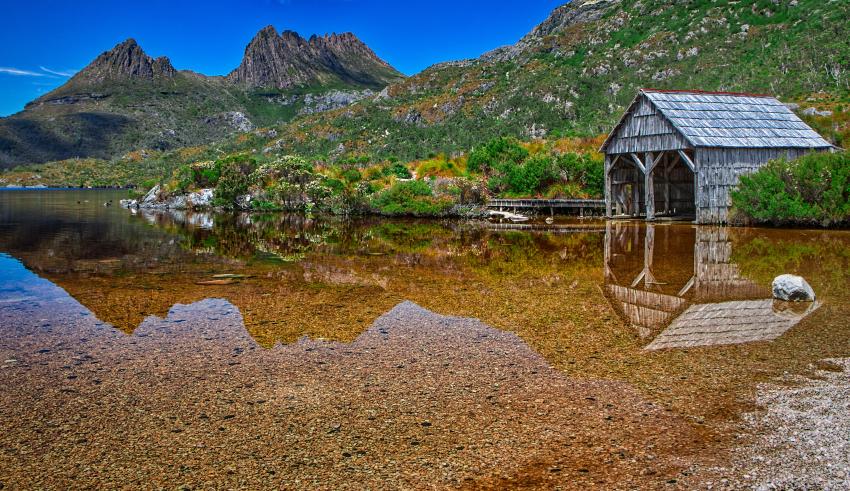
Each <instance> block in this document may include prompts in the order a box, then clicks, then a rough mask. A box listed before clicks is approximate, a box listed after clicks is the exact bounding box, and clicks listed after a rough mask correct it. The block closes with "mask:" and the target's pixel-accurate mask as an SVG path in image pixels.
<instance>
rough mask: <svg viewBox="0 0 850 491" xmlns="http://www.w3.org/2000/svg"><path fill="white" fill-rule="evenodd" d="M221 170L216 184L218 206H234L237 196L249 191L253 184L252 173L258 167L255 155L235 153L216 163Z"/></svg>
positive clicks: (215, 201)
mask: <svg viewBox="0 0 850 491" xmlns="http://www.w3.org/2000/svg"><path fill="white" fill-rule="evenodd" d="M215 165H216V167H217V168H218V169H220V170H219V172H220V177H219V178H218V182H217V183H216V186H215V200H214V203H215V205H217V206H223V207H225V208H233V207H234V206H235V204H236V198H238V197H239V196H242V195H244V194H247V193H248V187H249V186H250V185H251V182H252V178H251V175H252V174H253V172H254V169H255V167H256V165H257V164H256V160H255V159H254V158H253V157H249V156H244V155H235V156H231V157H227V158H225V159H222V160H220V161H217V162H216V163H215Z"/></svg>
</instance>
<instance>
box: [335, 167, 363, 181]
mask: <svg viewBox="0 0 850 491" xmlns="http://www.w3.org/2000/svg"><path fill="white" fill-rule="evenodd" d="M340 177H342V178H343V180H345V181H346V182H348V183H352V184H353V183H357V182H360V181H362V180H363V176H362V175H361V174H360V171H359V170H357V169H346V170H344V171H342V173H340Z"/></svg>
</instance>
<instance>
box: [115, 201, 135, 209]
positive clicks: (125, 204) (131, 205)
mask: <svg viewBox="0 0 850 491" xmlns="http://www.w3.org/2000/svg"><path fill="white" fill-rule="evenodd" d="M119 203H120V204H121V208H127V209H132V208H138V207H139V202H138V201H136V200H134V199H122V200H121V201H119Z"/></svg>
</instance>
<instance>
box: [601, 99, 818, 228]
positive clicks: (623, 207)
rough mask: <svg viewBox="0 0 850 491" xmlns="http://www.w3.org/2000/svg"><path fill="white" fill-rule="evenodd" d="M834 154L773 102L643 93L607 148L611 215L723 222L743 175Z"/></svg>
mask: <svg viewBox="0 0 850 491" xmlns="http://www.w3.org/2000/svg"><path fill="white" fill-rule="evenodd" d="M834 148H835V147H834V146H833V145H831V144H830V143H829V142H827V141H826V140H824V139H823V138H822V137H821V136H820V135H819V134H818V133H817V132H815V131H814V130H813V129H812V128H811V127H810V126H808V125H807V124H806V123H804V122H803V121H802V120H800V118H799V117H797V115H796V114H794V113H793V112H792V111H791V110H790V109H789V108H788V107H787V106H786V105H785V104H783V103H781V102H779V101H778V100H777V99H776V98H774V97H770V96H763V95H753V94H736V93H728V92H699V91H674V90H654V89H642V90H641V91H640V92H639V93H638V95H637V96H636V97H635V99H634V101H633V102H632V103H631V105H630V106H629V109H628V110H627V111H626V113H625V115H623V117H622V119H620V122H619V123H618V124H617V125H616V126H615V127H614V130H613V131H612V132H611V134H610V135H608V138H607V139H606V140H605V143H604V144H603V145H602V149H601V151H602V152H603V153H604V154H605V208H606V214H607V216H608V217H609V218H611V217H629V218H639V217H642V218H646V219H647V220H654V219H655V218H656V217H681V218H689V219H693V220H696V222H697V223H726V221H727V217H728V211H729V206H730V196H729V191H730V190H731V189H732V188H734V187H735V186H736V185H737V184H738V179H739V177H740V176H741V175H742V174H747V173H751V172H755V171H756V170H758V169H759V168H760V167H762V166H763V165H764V164H766V163H767V162H768V161H769V160H772V159H776V158H780V157H785V158H789V159H794V158H797V157H799V156H801V155H803V154H805V153H808V152H812V151H830V150H832V149H834Z"/></svg>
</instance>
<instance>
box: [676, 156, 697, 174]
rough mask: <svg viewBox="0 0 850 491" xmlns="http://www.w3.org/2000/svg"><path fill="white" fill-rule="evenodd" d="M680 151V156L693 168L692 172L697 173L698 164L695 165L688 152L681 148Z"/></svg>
mask: <svg viewBox="0 0 850 491" xmlns="http://www.w3.org/2000/svg"><path fill="white" fill-rule="evenodd" d="M678 152H679V156H680V157H682V161H683V162H684V163H685V165H687V166H688V167H690V168H691V172H693V173H694V174H696V173H697V168H696V166H695V165H694V162H693V161H692V160H691V158H690V157H688V154H686V153H685V152H684V151H683V150H679V151H678Z"/></svg>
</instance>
